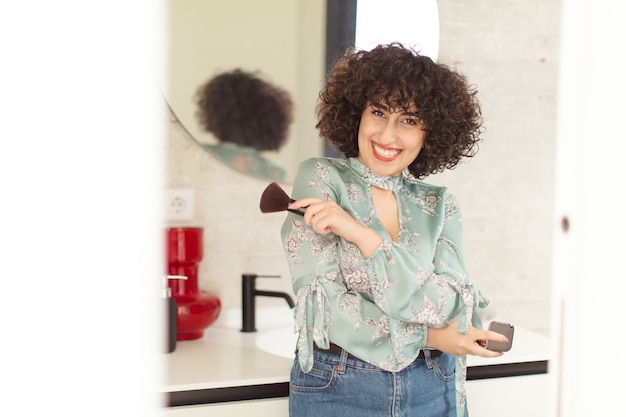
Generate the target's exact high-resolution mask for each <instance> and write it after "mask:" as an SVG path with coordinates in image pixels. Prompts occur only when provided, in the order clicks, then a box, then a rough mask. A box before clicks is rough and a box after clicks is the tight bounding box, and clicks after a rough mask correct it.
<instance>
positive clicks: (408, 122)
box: [404, 117, 419, 126]
mask: <svg viewBox="0 0 626 417" xmlns="http://www.w3.org/2000/svg"><path fill="white" fill-rule="evenodd" d="M404 123H406V124H409V125H413V126H414V125H417V124H419V122H418V120H417V119H413V118H410V117H409V118H407V119H405V120H404Z"/></svg>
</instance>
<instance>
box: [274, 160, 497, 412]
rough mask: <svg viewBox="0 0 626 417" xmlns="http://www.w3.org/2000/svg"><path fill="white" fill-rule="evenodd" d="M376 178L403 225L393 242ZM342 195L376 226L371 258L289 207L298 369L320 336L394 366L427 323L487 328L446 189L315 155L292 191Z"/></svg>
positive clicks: (460, 378)
mask: <svg viewBox="0 0 626 417" xmlns="http://www.w3.org/2000/svg"><path fill="white" fill-rule="evenodd" d="M370 186H376V187H380V188H383V189H385V190H390V191H393V192H394V194H395V196H396V201H397V204H398V215H399V219H400V231H399V235H398V241H393V240H392V239H391V237H390V235H389V234H388V232H387V231H386V229H385V227H384V226H383V224H382V223H381V222H380V221H379V220H378V218H377V216H376V211H375V208H374V203H373V199H372V196H371V192H370ZM304 197H318V198H322V199H327V200H333V201H335V202H337V204H339V205H340V206H341V207H342V208H343V209H344V210H346V211H347V212H348V213H349V214H350V215H351V216H352V217H353V218H355V219H356V220H357V221H359V222H360V223H362V224H364V225H367V226H368V227H370V228H372V229H373V230H375V231H376V232H377V233H378V234H379V235H380V236H381V237H382V238H383V242H382V243H381V244H380V246H379V247H378V249H377V251H376V252H375V253H374V254H373V255H372V256H371V257H369V258H365V257H364V256H363V255H362V254H361V252H360V251H359V249H358V248H357V246H356V245H355V244H353V243H352V242H349V241H347V240H345V239H343V238H341V237H339V236H337V235H334V234H332V233H329V234H327V235H319V234H317V233H315V232H314V231H313V229H312V228H310V227H309V226H306V225H305V224H304V221H303V218H302V217H301V216H297V215H294V214H289V215H288V217H287V219H286V220H285V222H284V224H283V227H282V231H281V234H282V238H283V242H284V245H285V251H286V255H287V259H288V263H289V267H290V271H291V276H292V280H293V289H294V292H295V294H296V298H297V301H296V308H295V312H294V315H295V331H296V332H297V333H298V346H297V349H298V357H299V360H300V367H301V368H302V370H303V371H304V372H309V371H310V370H311V367H312V365H313V344H314V343H315V344H316V345H317V346H319V347H320V348H322V349H325V348H328V347H329V343H330V342H331V341H332V342H333V343H335V344H337V345H339V346H341V347H343V348H344V349H345V350H347V351H348V352H350V353H352V354H353V355H354V356H357V357H358V358H360V359H362V360H364V361H366V362H369V363H371V364H373V365H375V366H378V367H380V368H381V369H384V370H387V371H390V372H397V371H400V370H402V369H404V368H405V367H407V366H408V365H409V364H410V363H411V362H413V361H414V360H415V358H416V357H417V355H418V354H419V353H420V350H421V349H423V348H425V345H426V340H427V335H428V333H427V332H428V327H432V328H442V327H446V326H447V325H448V324H449V323H450V321H452V320H454V319H456V320H458V321H459V332H463V333H465V332H467V329H468V326H469V325H472V326H474V327H478V328H482V322H481V319H480V317H479V315H478V309H479V308H481V307H485V306H486V305H487V303H488V300H487V299H486V298H485V297H483V296H482V294H481V293H480V291H478V289H476V288H475V287H474V286H473V285H472V284H471V283H470V282H469V279H468V276H467V271H466V266H465V261H464V257H463V250H462V225H461V214H460V210H459V206H458V203H457V201H456V199H455V198H454V197H453V195H452V194H450V193H449V192H448V191H447V189H446V188H445V187H439V186H433V185H428V184H426V183H423V182H421V181H419V180H417V179H416V178H415V177H413V176H412V175H411V174H410V173H409V172H408V170H405V171H404V172H403V173H402V175H401V176H399V177H387V176H379V175H377V174H375V173H373V172H371V171H370V170H369V169H368V168H367V167H366V166H365V165H363V164H362V163H361V162H360V161H359V160H358V159H357V158H349V159H347V160H345V159H334V158H312V159H309V160H307V161H305V162H303V163H302V164H301V165H300V167H299V170H298V175H297V176H296V179H295V181H294V185H293V193H292V198H294V199H300V198H304ZM465 374H466V364H465V357H458V358H457V377H456V378H457V381H456V384H457V406H458V408H457V409H458V410H460V414H459V415H462V413H463V409H464V404H465V389H464V382H465Z"/></svg>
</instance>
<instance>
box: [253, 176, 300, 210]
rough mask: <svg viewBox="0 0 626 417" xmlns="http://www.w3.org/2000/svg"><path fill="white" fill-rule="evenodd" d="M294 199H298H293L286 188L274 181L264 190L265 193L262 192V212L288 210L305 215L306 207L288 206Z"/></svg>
mask: <svg viewBox="0 0 626 417" xmlns="http://www.w3.org/2000/svg"><path fill="white" fill-rule="evenodd" d="M294 201H296V200H293V199H291V198H290V197H289V195H287V193H286V192H285V190H283V189H282V188H280V185H278V184H277V183H275V182H273V183H271V184H270V185H268V186H267V187H266V188H265V191H263V194H261V212H262V213H275V212H278V211H285V210H286V211H290V212H292V213H295V214H299V215H301V216H303V215H304V211H305V210H306V209H305V208H304V207H302V208H299V209H295V210H291V209H289V208H287V206H289V203H293V202H294Z"/></svg>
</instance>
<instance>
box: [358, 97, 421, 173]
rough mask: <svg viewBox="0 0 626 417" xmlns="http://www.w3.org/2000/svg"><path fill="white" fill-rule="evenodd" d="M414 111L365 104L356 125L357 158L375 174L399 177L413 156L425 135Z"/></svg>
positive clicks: (411, 109)
mask: <svg viewBox="0 0 626 417" xmlns="http://www.w3.org/2000/svg"><path fill="white" fill-rule="evenodd" d="M416 110H417V109H415V108H410V109H408V111H404V110H402V109H390V108H388V107H387V106H386V105H384V104H382V103H369V104H368V105H367V107H366V108H365V110H363V113H362V114H361V123H360V124H359V135H358V143H359V157H358V158H359V161H361V162H362V163H363V164H364V165H366V166H367V167H368V168H369V169H370V170H371V171H372V172H374V173H375V174H378V175H386V176H396V177H397V176H399V175H400V174H401V173H402V170H403V169H404V168H406V167H407V166H409V164H411V162H413V161H414V160H415V158H417V155H418V154H419V152H420V150H421V149H422V145H423V144H424V139H425V138H426V132H425V131H424V129H423V125H422V123H421V122H420V120H419V119H418V118H417V115H416V113H415V111H416Z"/></svg>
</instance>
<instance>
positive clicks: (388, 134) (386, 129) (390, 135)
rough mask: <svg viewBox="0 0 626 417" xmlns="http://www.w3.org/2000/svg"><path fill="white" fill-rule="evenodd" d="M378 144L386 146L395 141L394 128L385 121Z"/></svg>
mask: <svg viewBox="0 0 626 417" xmlns="http://www.w3.org/2000/svg"><path fill="white" fill-rule="evenodd" d="M379 140H380V144H381V145H388V144H390V143H393V142H394V141H395V140H396V128H395V125H394V123H392V122H391V121H387V123H385V125H384V126H383V128H382V130H381V132H380V138H379Z"/></svg>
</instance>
